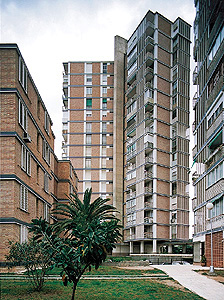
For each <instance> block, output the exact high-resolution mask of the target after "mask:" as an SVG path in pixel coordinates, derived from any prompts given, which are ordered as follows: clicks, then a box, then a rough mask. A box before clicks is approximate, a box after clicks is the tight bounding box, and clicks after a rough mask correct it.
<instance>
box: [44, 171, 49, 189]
mask: <svg viewBox="0 0 224 300" xmlns="http://www.w3.org/2000/svg"><path fill="white" fill-rule="evenodd" d="M44 190H45V192H47V193H48V191H49V177H48V174H47V173H45V174H44Z"/></svg>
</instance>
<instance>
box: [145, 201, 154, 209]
mask: <svg viewBox="0 0 224 300" xmlns="http://www.w3.org/2000/svg"><path fill="white" fill-rule="evenodd" d="M145 208H153V202H152V201H149V202H145Z"/></svg>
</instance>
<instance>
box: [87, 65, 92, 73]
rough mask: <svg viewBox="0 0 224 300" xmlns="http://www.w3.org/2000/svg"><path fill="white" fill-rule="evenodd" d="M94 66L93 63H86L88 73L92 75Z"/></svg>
mask: <svg viewBox="0 0 224 300" xmlns="http://www.w3.org/2000/svg"><path fill="white" fill-rule="evenodd" d="M92 70H93V66H92V64H91V63H86V73H92Z"/></svg>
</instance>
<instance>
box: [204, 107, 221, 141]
mask: <svg viewBox="0 0 224 300" xmlns="http://www.w3.org/2000/svg"><path fill="white" fill-rule="evenodd" d="M223 121H224V109H223V110H222V112H221V113H220V115H219V116H218V118H216V119H215V121H214V122H213V123H212V125H211V126H210V127H209V128H208V129H207V133H206V137H207V140H208V139H209V138H210V136H211V135H212V134H213V133H214V132H215V130H216V129H217V128H218V127H219V125H220V124H221V123H222V122H223Z"/></svg>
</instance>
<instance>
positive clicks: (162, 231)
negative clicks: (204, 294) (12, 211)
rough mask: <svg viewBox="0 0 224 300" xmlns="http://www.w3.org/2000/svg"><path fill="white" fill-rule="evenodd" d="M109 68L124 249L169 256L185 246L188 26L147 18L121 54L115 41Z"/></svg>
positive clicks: (153, 15)
mask: <svg viewBox="0 0 224 300" xmlns="http://www.w3.org/2000/svg"><path fill="white" fill-rule="evenodd" d="M122 51H123V52H122ZM122 56H123V61H124V64H125V72H124V69H122V68H121V69H120V70H119V68H118V67H119V65H120V61H119V59H121V58H122ZM117 60H118V61H117ZM114 66H115V70H116V69H118V72H117V71H115V85H114V94H115V96H114V102H115V103H116V105H117V106H118V107H120V106H123V107H124V109H123V118H124V128H123V129H124V131H123V133H124V135H123V136H124V139H123V140H124V144H123V149H124V159H123V161H124V165H123V166H121V165H120V169H121V168H122V167H123V168H124V207H123V216H124V242H125V243H126V244H127V243H128V244H129V252H130V253H140V254H143V253H160V252H163V251H168V252H172V244H178V243H179V244H181V243H185V242H186V240H188V238H189V191H188V188H189V175H188V172H189V169H188V167H189V75H190V25H189V24H187V23H186V22H185V21H183V20H182V19H180V18H177V19H176V21H175V22H171V21H169V20H168V19H166V18H165V17H164V16H162V15H160V14H159V13H157V12H156V13H153V12H151V11H148V13H147V14H146V16H145V17H144V18H143V20H142V21H141V23H140V24H139V25H138V27H137V28H136V30H135V31H134V32H133V34H132V35H131V37H130V38H129V40H128V41H127V43H126V46H125V42H124V40H123V39H122V38H120V37H116V38H115V61H114ZM117 76H119V78H120V80H123V81H124V82H125V86H124V89H125V91H124V92H125V95H124V96H123V98H122V97H120V95H118V96H116V93H117V89H121V88H123V87H121V86H119V84H116V77H117ZM122 76H123V78H122ZM114 114H115V111H114ZM119 129H120V127H118V129H117V130H119ZM121 129H122V128H121ZM121 129H120V134H122V132H121ZM114 137H115V132H114ZM117 139H119V134H117ZM117 171H118V173H119V174H120V173H121V170H120V172H119V170H117ZM114 176H116V174H115V173H114Z"/></svg>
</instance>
